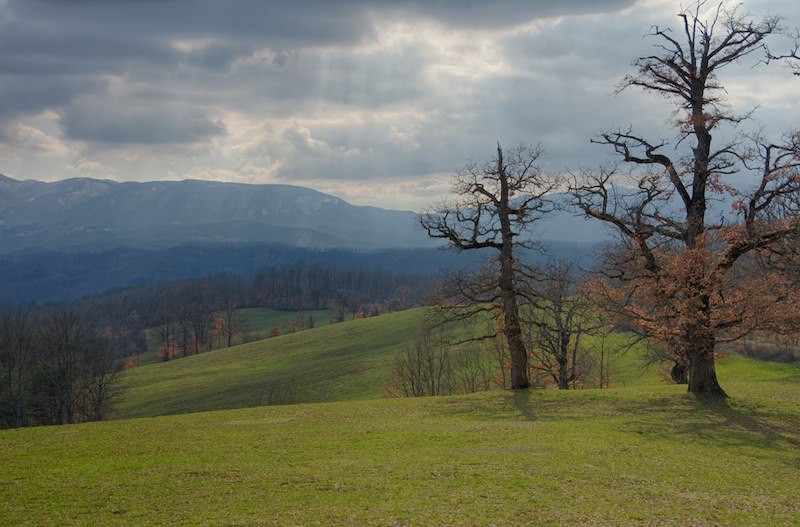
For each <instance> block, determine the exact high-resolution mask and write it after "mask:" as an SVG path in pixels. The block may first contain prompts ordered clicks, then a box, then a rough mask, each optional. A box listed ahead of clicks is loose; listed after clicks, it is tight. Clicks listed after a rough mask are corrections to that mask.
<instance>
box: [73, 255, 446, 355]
mask: <svg viewBox="0 0 800 527" xmlns="http://www.w3.org/2000/svg"><path fill="white" fill-rule="evenodd" d="M433 282H434V279H433V278H432V277H426V276H417V275H405V274H399V273H389V272H385V271H381V270H357V269H342V268H338V267H335V266H331V265H324V264H314V265H307V264H304V263H302V262H297V263H295V264H292V265H286V266H280V267H271V268H266V269H263V270H262V271H260V272H259V273H258V274H257V275H256V276H255V277H253V278H252V279H245V278H241V277H232V276H216V277H207V278H199V279H189V280H182V281H177V282H171V283H165V284H158V285H155V286H144V287H136V288H130V289H126V290H122V291H112V292H109V293H107V294H103V295H98V296H95V297H91V298H87V299H84V300H83V301H81V302H79V303H77V304H75V306H74V309H75V310H76V311H78V312H80V313H81V314H82V316H83V317H84V318H85V319H86V320H91V321H92V323H93V324H95V325H96V326H97V327H99V328H102V329H103V331H104V333H105V334H107V335H109V338H110V339H111V341H112V347H113V348H114V349H115V350H116V352H117V356H118V357H130V356H134V355H137V354H139V353H143V352H144V351H145V346H146V344H145V341H144V338H143V333H142V330H143V329H145V328H156V331H157V333H158V336H159V339H160V341H161V345H162V355H163V357H164V358H166V359H170V358H178V357H183V356H187V355H193V354H196V353H201V352H204V351H208V350H210V349H215V348H221V347H228V346H230V345H232V344H233V343H234V342H236V339H237V335H239V334H240V332H241V321H240V319H239V316H238V310H239V309H241V308H248V307H264V308H270V309H280V310H293V311H298V312H302V311H309V310H320V309H330V310H331V312H332V316H331V322H341V321H343V320H346V319H348V318H352V317H354V316H358V315H359V314H378V313H382V312H388V311H394V310H400V309H407V308H409V307H413V306H417V305H420V304H422V303H423V302H424V300H425V298H426V296H427V295H428V293H429V291H430V290H431V288H432V284H433ZM326 322H327V321H326ZM307 323H308V321H307V320H304V322H303V325H304V326H305V325H307Z"/></svg>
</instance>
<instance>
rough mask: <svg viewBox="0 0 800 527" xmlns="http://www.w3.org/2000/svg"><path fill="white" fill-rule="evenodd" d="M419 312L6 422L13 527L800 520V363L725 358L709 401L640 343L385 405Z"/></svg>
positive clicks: (132, 374) (5, 492) (2, 504)
mask: <svg viewBox="0 0 800 527" xmlns="http://www.w3.org/2000/svg"><path fill="white" fill-rule="evenodd" d="M422 316H423V312H422V311H421V310H416V311H407V312H402V313H394V314H391V315H384V316H381V317H375V318H369V319H364V320H358V321H353V322H347V323H342V324H336V325H332V326H320V327H317V328H315V329H311V330H307V331H303V332H300V333H296V334H292V335H286V336H282V337H277V338H273V339H268V340H265V341H261V342H254V343H250V344H245V345H242V346H237V347H234V348H230V349H227V350H219V351H214V352H209V353H205V354H202V355H198V356H193V357H189V358H186V359H180V360H176V361H171V362H168V363H163V364H157V365H152V366H146V367H141V368H136V369H133V370H130V371H128V372H126V374H125V376H124V378H123V380H124V384H125V386H126V388H127V392H126V395H125V398H123V399H122V400H121V401H120V402H119V406H118V409H117V414H116V417H117V418H118V420H114V421H108V422H103V423H87V424H81V425H70V426H62V427H41V428H28V429H17V430H0V466H2V470H0V525H2V526H6V525H30V526H50V525H75V526H83V525H98V526H104V525H119V526H123V525H130V526H140V525H143V526H146V525H215V526H271V525H280V526H295V525H300V526H305V525H320V526H327V525H333V526H337V525H358V526H361V525H365V526H373V525H374V526H387V527H399V526H492V525H495V526H517V525H519V526H522V525H610V526H611V525H613V526H617V525H642V526H645V525H647V526H651V525H674V526H685V525H698V526H699V525H720V526H728V525H734V526H735V525H741V526H750V525H769V526H772V525H797V524H798V523H800V500H798V499H797V488H798V487H797V485H798V481H799V480H798V474H800V365H785V364H773V363H764V362H760V361H756V360H752V359H745V358H742V357H739V356H735V355H733V356H730V357H727V358H725V359H724V360H721V361H720V362H719V365H718V373H719V377H720V381H721V383H722V385H723V387H724V388H725V389H726V390H727V391H728V392H729V394H730V395H731V399H730V401H727V402H725V403H713V404H708V403H703V402H702V401H697V400H696V399H695V398H694V397H692V396H690V395H688V394H686V392H685V390H686V388H685V386H674V385H668V384H665V383H664V382H663V381H662V380H661V379H660V378H659V376H658V375H657V373H656V371H655V369H654V368H650V369H648V370H643V369H642V368H641V361H640V360H639V359H638V358H637V354H636V352H635V350H631V351H629V352H628V353H627V354H625V355H623V356H618V357H615V359H614V360H615V373H614V375H613V377H614V383H613V387H612V388H611V389H603V390H599V389H583V390H575V391H569V392H559V391H557V390H531V391H527V392H521V393H511V392H507V391H500V390H494V391H490V392H483V393H478V394H472V395H460V396H450V397H436V398H416V399H397V398H386V397H384V392H383V390H382V386H383V384H384V383H385V382H386V381H387V377H388V375H389V374H390V372H391V365H392V360H393V357H394V355H395V354H396V353H398V352H399V351H402V350H403V349H404V348H405V346H406V344H407V342H409V339H410V338H411V337H412V336H413V334H414V332H415V331H416V328H417V327H418V326H419V324H420V323H421V320H422ZM276 387H278V388H281V387H283V388H285V387H291V389H292V392H291V394H289V395H290V396H291V398H292V400H293V401H294V402H304V403H305V404H292V405H273V406H263V405H265V404H270V403H273V404H274V403H276V402H289V401H286V400H282V401H270V400H269V399H270V398H271V397H280V396H281V395H282V393H283V392H281V391H280V390H277V391H276ZM283 395H287V394H285V393H283ZM357 399H358V400H357ZM310 401H337V402H328V403H319V402H310ZM259 405H262V406H259ZM254 406H255V407H254ZM234 407H239V409H233V410H221V409H222V408H234ZM244 407H250V408H244ZM203 410H215V411H203ZM184 412H195V413H184ZM176 413H183V415H163V416H158V417H144V418H134V419H121V418H122V417H131V416H136V415H140V416H148V415H149V416H154V415H159V414H176Z"/></svg>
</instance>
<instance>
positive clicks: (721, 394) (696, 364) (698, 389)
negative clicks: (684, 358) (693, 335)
mask: <svg viewBox="0 0 800 527" xmlns="http://www.w3.org/2000/svg"><path fill="white" fill-rule="evenodd" d="M688 355H689V393H693V394H695V395H701V396H707V397H715V398H726V397H728V394H726V393H725V390H723V389H722V387H721V386H720V385H719V382H718V381H717V372H716V370H715V368H714V340H713V338H711V339H702V340H699V341H698V342H695V346H694V347H692V348H691V349H690V352H689V354H688Z"/></svg>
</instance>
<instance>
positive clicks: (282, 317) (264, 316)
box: [137, 307, 331, 366]
mask: <svg viewBox="0 0 800 527" xmlns="http://www.w3.org/2000/svg"><path fill="white" fill-rule="evenodd" d="M309 316H311V317H312V318H313V319H314V324H315V325H316V326H324V325H326V324H328V323H329V322H330V316H331V312H330V310H318V311H277V310H275V309H266V308H260V307H252V308H246V309H239V310H238V311H237V320H238V322H239V325H240V332H239V334H238V335H236V336H235V337H234V338H233V344H234V345H238V344H242V343H246V342H253V341H256V340H262V339H265V338H268V337H270V333H271V331H272V328H278V330H279V331H280V334H281V335H284V334H286V333H289V327H290V325H291V323H292V322H293V321H294V320H296V319H297V317H303V318H304V319H306V320H308V317H309ZM144 338H145V346H146V348H147V351H145V352H144V353H143V354H141V355H139V356H138V357H137V360H138V363H139V365H141V366H145V365H148V364H156V363H158V362H159V360H158V348H159V346H160V344H161V342H160V339H159V336H158V331H157V330H156V328H150V329H146V330H145V332H144Z"/></svg>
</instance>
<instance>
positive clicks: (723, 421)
mask: <svg viewBox="0 0 800 527" xmlns="http://www.w3.org/2000/svg"><path fill="white" fill-rule="evenodd" d="M576 395H577V396H576ZM441 403H442V404H437V405H436V407H437V409H438V410H439V411H441V412H443V413H446V414H447V415H461V416H469V417H473V418H475V419H480V420H492V421H495V420H507V421H531V422H532V421H538V422H547V421H552V420H570V421H574V423H575V426H576V427H580V426H584V424H583V423H584V422H586V423H587V424H586V426H591V423H590V421H592V420H596V419H603V418H604V417H608V418H609V419H616V420H620V419H621V421H620V431H621V432H627V433H635V434H638V435H644V436H651V437H653V438H664V437H665V436H670V437H678V438H680V439H681V440H682V441H686V442H691V441H697V442H713V443H714V444H716V445H720V446H725V445H727V446H747V447H753V448H756V449H765V450H775V449H778V450H789V449H791V450H796V449H798V448H800V420H798V419H797V416H796V415H792V414H791V413H784V412H781V411H780V410H778V409H775V408H774V407H766V408H764V407H758V406H754V405H750V404H748V402H747V401H740V400H736V399H733V400H727V399H721V400H718V399H704V398H697V397H695V396H693V395H690V394H686V393H684V394H674V393H673V394H667V395H665V394H651V395H642V396H641V397H631V396H629V395H626V396H619V395H615V394H614V393H613V392H604V391H597V392H594V391H592V392H589V391H586V392H583V393H580V394H560V393H552V392H551V393H546V392H543V391H537V390H519V391H514V392H510V391H507V392H498V393H495V394H492V395H491V396H483V397H454V398H450V399H448V400H447V401H441ZM798 462H800V460H799V461H798Z"/></svg>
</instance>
